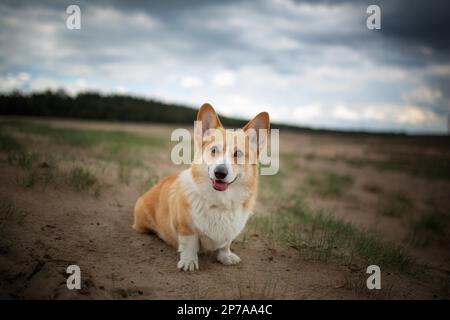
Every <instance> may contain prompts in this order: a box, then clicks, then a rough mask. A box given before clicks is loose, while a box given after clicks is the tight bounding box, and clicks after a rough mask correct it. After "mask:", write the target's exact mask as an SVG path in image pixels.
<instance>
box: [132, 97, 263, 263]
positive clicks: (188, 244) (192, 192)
mask: <svg viewBox="0 0 450 320" xmlns="http://www.w3.org/2000/svg"><path fill="white" fill-rule="evenodd" d="M197 121H198V122H197V123H200V124H201V126H200V127H199V128H196V129H195V130H194V131H195V132H194V143H195V144H196V146H197V147H198V148H196V151H195V152H194V161H193V163H192V165H191V167H190V168H189V169H186V170H184V171H181V172H177V173H174V174H172V175H169V176H168V177H166V178H164V179H162V180H160V181H159V182H158V183H157V184H156V185H155V186H153V187H152V188H150V190H148V191H147V192H146V193H145V194H143V195H142V196H141V197H140V198H139V199H138V200H137V202H136V204H135V207H134V224H133V228H134V229H135V230H136V231H138V232H148V231H152V232H155V233H156V234H157V235H158V236H159V237H160V238H161V239H162V240H164V241H165V242H166V243H168V244H170V245H172V246H174V247H175V248H177V249H178V252H179V254H180V260H179V262H178V265H177V266H178V268H179V269H181V270H184V271H194V270H196V269H198V253H199V252H200V251H217V260H218V261H219V262H221V263H223V264H225V265H234V264H237V263H239V262H240V261H241V259H240V258H239V257H238V256H237V255H236V254H235V253H233V252H232V251H231V249H230V247H231V243H232V242H233V240H234V239H235V238H236V237H237V236H238V235H239V234H240V233H241V231H242V230H243V229H244V227H245V224H246V223H247V220H248V218H249V217H250V216H251V214H252V209H253V206H254V203H255V199H256V195H257V190H258V176H259V169H258V159H259V156H260V153H261V151H262V150H263V149H264V148H265V147H266V144H267V140H268V132H269V126H270V121H269V114H268V113H267V112H261V113H259V114H258V115H257V116H256V117H255V118H253V119H252V120H251V121H250V122H248V123H247V125H245V126H244V127H243V128H242V129H239V130H234V131H230V130H225V129H224V128H223V126H222V124H221V122H220V120H219V118H218V116H217V114H216V112H215V111H214V109H213V107H212V106H211V105H210V104H208V103H205V104H203V105H202V106H201V108H200V110H199V111H198V114H197ZM211 132H212V133H214V134H212V133H211ZM233 141H239V142H241V143H233ZM251 159H256V161H250V160H251Z"/></svg>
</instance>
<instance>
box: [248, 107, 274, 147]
mask: <svg viewBox="0 0 450 320" xmlns="http://www.w3.org/2000/svg"><path fill="white" fill-rule="evenodd" d="M252 129H253V130H252ZM242 130H244V131H245V133H247V134H248V135H249V136H250V143H256V145H257V146H258V155H259V153H260V152H261V150H263V149H264V148H265V146H266V144H267V137H268V133H269V130H270V118H269V114H268V113H267V112H261V113H259V114H258V115H257V116H256V117H254V118H253V119H252V120H250V121H249V122H248V123H247V124H246V125H245V127H244V128H242Z"/></svg>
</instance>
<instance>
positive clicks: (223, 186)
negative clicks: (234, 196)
mask: <svg viewBox="0 0 450 320" xmlns="http://www.w3.org/2000/svg"><path fill="white" fill-rule="evenodd" d="M212 184H213V188H214V189H216V190H217V191H225V190H227V188H228V185H229V183H228V182H225V181H221V180H213V181H212Z"/></svg>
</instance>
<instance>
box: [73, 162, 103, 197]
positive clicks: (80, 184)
mask: <svg viewBox="0 0 450 320" xmlns="http://www.w3.org/2000/svg"><path fill="white" fill-rule="evenodd" d="M68 184H69V185H70V186H72V187H73V188H74V189H75V190H77V191H89V190H90V189H92V188H93V187H94V186H95V185H97V184H98V180H97V178H96V177H95V176H94V175H93V174H92V173H91V172H90V171H89V170H87V169H85V168H83V167H80V166H75V167H73V168H72V169H71V170H70V171H69V174H68Z"/></svg>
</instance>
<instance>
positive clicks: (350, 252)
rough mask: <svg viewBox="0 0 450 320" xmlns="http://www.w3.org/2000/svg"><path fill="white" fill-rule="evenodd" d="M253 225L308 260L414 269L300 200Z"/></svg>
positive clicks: (400, 255) (393, 250) (401, 256)
mask: <svg viewBox="0 0 450 320" xmlns="http://www.w3.org/2000/svg"><path fill="white" fill-rule="evenodd" d="M252 224H253V225H254V226H255V227H256V228H258V229H261V230H262V231H263V232H264V233H266V234H269V235H272V236H273V237H274V238H275V240H278V241H281V242H283V243H287V244H288V245H290V246H292V247H293V248H296V249H298V250H299V252H300V253H301V254H303V255H304V256H306V257H308V258H313V259H319V260H324V259H325V260H327V259H330V258H332V257H336V258H340V259H342V260H343V261H345V262H346V263H358V262H359V263H361V264H362V265H365V266H367V265H370V264H376V265H379V266H382V267H385V268H395V269H398V270H402V271H408V270H411V268H412V267H413V265H414V260H413V259H412V258H411V257H410V256H409V255H407V254H406V253H405V252H404V251H403V250H402V249H401V248H400V247H397V246H394V245H391V244H388V243H385V242H381V241H379V240H377V239H376V237H375V236H374V235H372V234H370V233H367V232H364V231H361V230H359V229H358V228H356V227H355V226H353V225H352V224H350V223H348V222H345V221H344V220H342V219H339V218H337V217H334V216H331V215H328V214H325V213H324V212H323V211H314V210H312V209H311V208H310V207H309V206H308V205H307V204H306V203H305V202H304V201H302V200H301V199H300V198H299V197H295V196H293V197H291V198H290V199H289V200H288V201H286V202H285V204H284V205H283V206H281V207H280V208H279V210H278V212H277V213H276V214H272V215H268V216H260V217H255V219H253V220H252Z"/></svg>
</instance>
